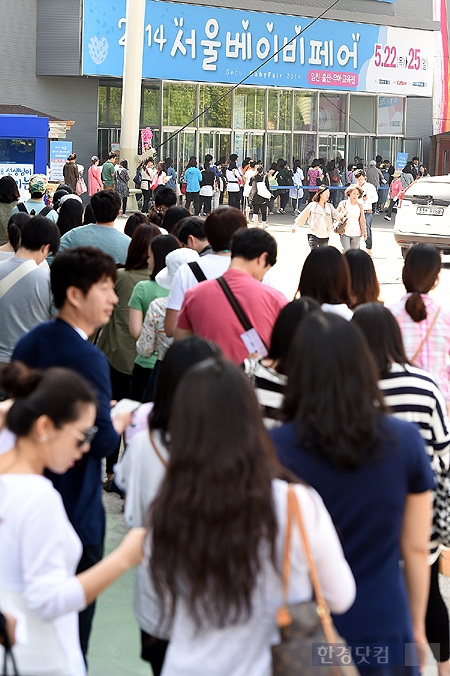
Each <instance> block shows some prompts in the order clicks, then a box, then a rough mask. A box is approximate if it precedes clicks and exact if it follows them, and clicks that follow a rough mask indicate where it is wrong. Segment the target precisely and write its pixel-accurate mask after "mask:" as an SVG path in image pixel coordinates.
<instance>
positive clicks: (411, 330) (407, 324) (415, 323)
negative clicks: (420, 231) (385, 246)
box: [389, 244, 450, 407]
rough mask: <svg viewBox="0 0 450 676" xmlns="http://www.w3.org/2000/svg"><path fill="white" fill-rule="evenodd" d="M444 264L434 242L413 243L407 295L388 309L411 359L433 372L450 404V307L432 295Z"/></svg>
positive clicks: (405, 269) (408, 259)
mask: <svg viewBox="0 0 450 676" xmlns="http://www.w3.org/2000/svg"><path fill="white" fill-rule="evenodd" d="M441 264H442V263H441V254H440V253H439V251H438V250H437V249H436V248H435V247H434V246H432V245H431V244H416V245H415V246H413V247H411V249H409V251H408V253H407V254H406V258H405V263H404V266H403V272H402V279H403V284H404V286H405V289H406V295H405V296H403V298H401V300H400V301H399V302H398V303H395V305H390V306H389V309H390V311H391V312H392V314H393V315H394V317H395V318H396V320H397V321H398V323H399V326H400V330H401V332H402V336H403V343H404V345H405V352H406V355H407V357H408V359H409V360H410V361H411V363H413V364H415V365H416V366H418V367H419V368H422V369H424V370H425V371H429V372H430V373H432V374H433V375H434V377H435V378H436V379H437V381H438V383H439V387H440V388H441V390H442V392H443V394H444V397H445V400H446V401H447V407H449V406H450V384H449V377H448V366H447V357H448V355H449V354H450V309H448V308H445V307H442V306H440V305H439V304H438V303H436V301H435V300H433V299H432V298H431V296H430V295H429V292H430V291H431V290H432V289H434V288H435V287H436V286H437V285H438V283H439V274H440V271H441Z"/></svg>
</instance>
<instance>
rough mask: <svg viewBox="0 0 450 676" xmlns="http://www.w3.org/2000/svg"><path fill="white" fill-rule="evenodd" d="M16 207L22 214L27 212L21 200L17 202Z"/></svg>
mask: <svg viewBox="0 0 450 676" xmlns="http://www.w3.org/2000/svg"><path fill="white" fill-rule="evenodd" d="M17 209H18V211H21V212H22V213H23V214H27V213H28V211H27V208H26V206H25V204H24V203H23V202H19V203H18V205H17Z"/></svg>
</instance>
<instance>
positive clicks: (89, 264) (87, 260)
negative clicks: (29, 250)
mask: <svg viewBox="0 0 450 676" xmlns="http://www.w3.org/2000/svg"><path fill="white" fill-rule="evenodd" d="M36 218H37V216H35V217H34V218H33V221H35V220H36ZM105 278H107V279H112V281H113V282H115V281H116V264H115V262H114V260H113V259H112V258H111V256H109V255H108V254H107V253H105V252H104V251H102V250H101V249H95V248H94V247H92V246H79V247H75V248H74V249H67V251H63V252H62V253H60V254H59V255H58V256H57V257H56V258H55V260H54V261H53V263H52V266H51V268H50V283H51V287H52V293H53V298H54V301H55V307H57V308H58V310H59V309H60V308H62V306H63V305H64V303H65V300H66V293H67V289H68V288H69V287H70V286H75V287H76V288H77V289H80V290H81V291H82V293H83V295H84V296H85V297H86V296H87V294H88V293H89V289H90V288H91V286H93V285H94V284H97V282H99V281H100V280H102V279H105Z"/></svg>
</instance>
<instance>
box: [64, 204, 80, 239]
mask: <svg viewBox="0 0 450 676" xmlns="http://www.w3.org/2000/svg"><path fill="white" fill-rule="evenodd" d="M83 214H84V207H83V205H82V203H81V202H79V201H78V200H75V199H68V200H66V201H65V202H64V203H63V204H61V209H60V210H59V216H58V229H59V233H60V235H61V237H62V236H63V235H65V233H66V232H69V230H72V229H73V228H78V227H79V226H80V225H83Z"/></svg>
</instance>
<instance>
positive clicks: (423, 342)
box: [411, 308, 441, 364]
mask: <svg viewBox="0 0 450 676" xmlns="http://www.w3.org/2000/svg"><path fill="white" fill-rule="evenodd" d="M440 311H441V308H438V311H437V312H436V314H435V315H434V318H433V321H432V322H431V324H430V326H429V327H428V331H427V332H426V334H425V336H424V337H423V338H422V340H421V342H420V345H419V347H418V348H417V350H416V351H415V352H414V354H413V356H412V358H411V363H412V364H414V362H415V361H416V359H417V357H418V356H419V354H420V353H421V352H422V350H423V347H424V345H425V343H426V342H427V340H428V338H429V337H430V334H431V332H432V330H433V327H434V325H435V324H436V319H437V318H438V316H439V313H440Z"/></svg>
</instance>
